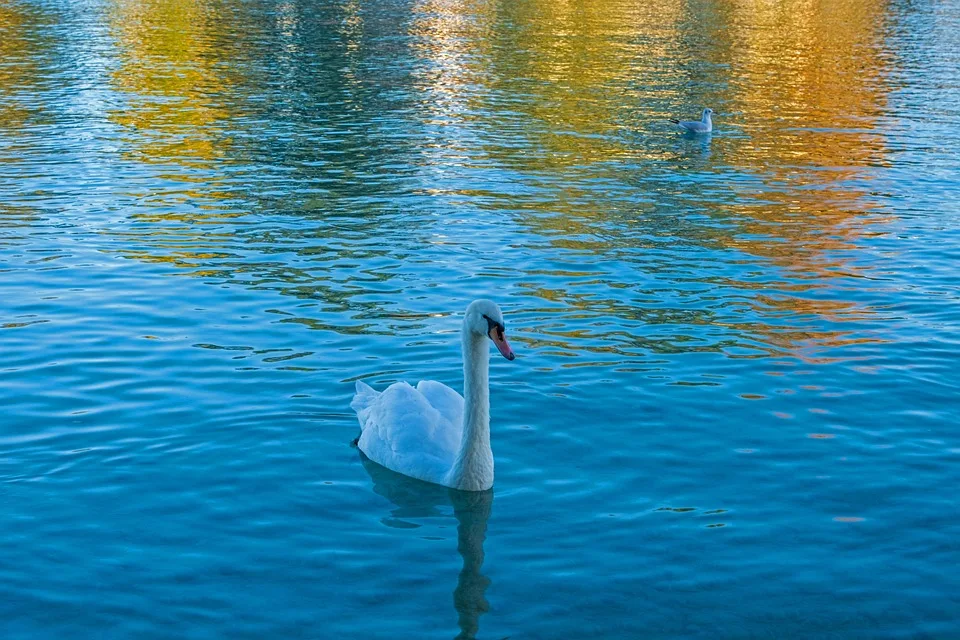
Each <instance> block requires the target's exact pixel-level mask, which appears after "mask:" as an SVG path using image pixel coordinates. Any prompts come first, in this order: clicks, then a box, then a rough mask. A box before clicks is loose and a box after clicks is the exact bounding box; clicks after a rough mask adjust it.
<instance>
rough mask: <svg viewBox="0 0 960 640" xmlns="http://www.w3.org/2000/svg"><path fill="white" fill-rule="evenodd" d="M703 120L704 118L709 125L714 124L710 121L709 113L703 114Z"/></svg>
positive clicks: (704, 121)
mask: <svg viewBox="0 0 960 640" xmlns="http://www.w3.org/2000/svg"><path fill="white" fill-rule="evenodd" d="M701 120H703V123H704V124H707V125H712V124H713V123H712V122H710V114H709V113H705V114H703V118H701Z"/></svg>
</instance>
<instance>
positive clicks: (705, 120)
mask: <svg viewBox="0 0 960 640" xmlns="http://www.w3.org/2000/svg"><path fill="white" fill-rule="evenodd" d="M711 115H713V109H704V110H703V116H701V118H700V119H699V120H674V119H673V118H670V122H672V123H673V124H676V125H680V127H681V128H683V129H685V130H686V131H689V132H690V133H710V132H711V131H713V120H711V119H710V116H711Z"/></svg>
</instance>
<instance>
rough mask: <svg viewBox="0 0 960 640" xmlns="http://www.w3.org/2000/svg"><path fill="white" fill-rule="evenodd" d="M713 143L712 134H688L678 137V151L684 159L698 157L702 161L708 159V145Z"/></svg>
mask: <svg viewBox="0 0 960 640" xmlns="http://www.w3.org/2000/svg"><path fill="white" fill-rule="evenodd" d="M711 142H713V134H712V133H690V132H689V131H688V132H685V133H683V134H681V135H680V138H679V144H678V145H677V147H678V151H679V152H680V154H681V155H683V156H686V157H696V156H699V157H701V158H703V159H707V158H709V157H710V143H711Z"/></svg>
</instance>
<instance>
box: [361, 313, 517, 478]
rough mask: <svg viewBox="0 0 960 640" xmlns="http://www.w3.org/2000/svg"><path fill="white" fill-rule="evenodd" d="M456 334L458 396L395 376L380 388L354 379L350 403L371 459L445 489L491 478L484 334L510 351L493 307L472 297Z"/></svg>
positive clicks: (504, 351)
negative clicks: (459, 363)
mask: <svg viewBox="0 0 960 640" xmlns="http://www.w3.org/2000/svg"><path fill="white" fill-rule="evenodd" d="M461 338H462V341H463V377H464V389H463V397H461V396H460V394H459V393H457V392H456V391H454V390H453V389H451V388H450V387H448V386H446V385H443V384H440V383H439V382H435V381H433V380H421V381H420V382H419V383H418V384H417V387H416V388H413V387H411V386H410V385H409V384H407V383H406V382H395V383H393V384H392V385H390V386H389V387H387V388H386V389H385V390H384V391H383V392H382V393H380V392H377V391H374V390H373V388H372V387H370V386H369V385H367V384H364V383H363V382H361V381H359V380H357V393H356V395H355V396H354V397H353V402H351V403H350V406H351V408H353V410H354V411H356V412H357V418H358V419H359V420H360V437H359V438H358V440H357V445H358V446H359V447H360V450H361V451H363V453H364V454H366V456H367V457H368V458H370V459H371V460H373V461H374V462H376V463H378V464H381V465H383V466H384V467H386V468H388V469H392V470H393V471H396V472H398V473H402V474H404V475H407V476H411V477H413V478H418V479H420V480H425V481H427V482H434V483H436V484H440V485H443V486H446V487H450V488H452V489H460V490H462V491H485V490H487V489H489V488H490V487H492V486H493V451H491V450H490V388H489V384H488V380H489V369H490V352H489V350H488V347H487V338H490V339H491V340H493V343H494V344H495V345H496V346H497V349H499V350H500V353H501V354H502V355H503V357H504V358H506V359H507V360H513V358H514V355H513V349H511V348H510V344H509V343H508V342H507V339H506V337H505V336H504V326H503V314H502V313H500V307H498V306H497V305H496V304H495V303H493V302H491V301H490V300H476V301H474V302H472V303H471V304H470V306H469V307H467V312H466V315H465V316H464V318H463V329H462V330H461Z"/></svg>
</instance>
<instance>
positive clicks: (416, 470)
mask: <svg viewBox="0 0 960 640" xmlns="http://www.w3.org/2000/svg"><path fill="white" fill-rule="evenodd" d="M374 393H375V392H374ZM359 395H360V394H359V393H358V396H359ZM354 403H356V404H360V403H361V401H360V399H358V398H354ZM357 417H358V419H359V420H360V428H361V430H362V433H361V434H360V440H359V441H358V443H357V445H358V446H359V447H360V450H361V451H363V453H364V454H366V456H367V457H368V458H370V459H371V460H373V461H374V462H376V463H378V464H381V465H383V466H385V467H387V468H388V469H392V470H394V471H398V472H400V473H402V474H405V475H408V476H412V477H414V478H420V479H421V480H426V481H428V482H442V480H443V478H444V476H445V475H446V473H447V472H448V471H449V470H450V467H451V466H452V465H453V460H454V456H455V455H456V448H455V447H453V446H451V442H450V433H449V432H450V423H449V421H448V420H447V419H446V418H445V417H444V416H443V415H442V414H441V413H440V412H439V411H438V410H437V409H435V408H434V407H433V405H432V404H431V403H430V401H429V400H427V398H426V397H425V396H424V395H423V394H422V393H420V392H419V391H418V390H416V389H414V388H413V387H411V386H410V385H409V384H407V383H406V382H397V383H394V384H392V385H390V386H389V387H387V388H386V390H384V392H383V393H380V394H378V395H376V396H375V397H374V398H373V399H371V400H370V401H369V403H367V404H365V405H364V406H363V407H362V409H361V410H359V411H358V412H357ZM457 444H459V443H457Z"/></svg>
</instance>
